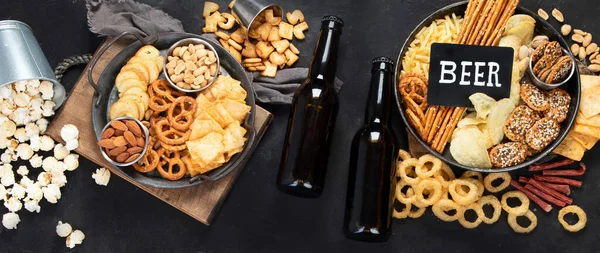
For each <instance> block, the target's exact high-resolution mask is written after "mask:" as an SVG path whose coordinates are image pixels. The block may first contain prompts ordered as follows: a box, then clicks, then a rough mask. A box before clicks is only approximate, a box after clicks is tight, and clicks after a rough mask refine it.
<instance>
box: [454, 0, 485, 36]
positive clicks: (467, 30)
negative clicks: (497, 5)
mask: <svg viewBox="0 0 600 253" xmlns="http://www.w3.org/2000/svg"><path fill="white" fill-rule="evenodd" d="M476 1H477V2H478V3H477V7H475V11H474V12H473V15H472V18H471V19H470V20H469V23H468V24H465V34H463V36H462V37H461V38H460V41H459V43H458V44H465V43H466V42H467V39H468V37H469V36H468V35H469V34H471V30H473V28H475V26H474V24H475V22H477V19H478V17H479V14H480V12H481V9H482V8H483V5H484V4H483V3H481V1H482V0H476Z"/></svg>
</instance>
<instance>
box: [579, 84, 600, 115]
mask: <svg viewBox="0 0 600 253" xmlns="http://www.w3.org/2000/svg"><path fill="white" fill-rule="evenodd" d="M598 97H600V86H596V87H593V88H589V89H586V90H584V91H582V92H581V100H580V102H579V110H580V111H581V113H582V114H583V116H585V117H586V118H591V117H593V116H595V115H597V114H598V113H600V101H598Z"/></svg>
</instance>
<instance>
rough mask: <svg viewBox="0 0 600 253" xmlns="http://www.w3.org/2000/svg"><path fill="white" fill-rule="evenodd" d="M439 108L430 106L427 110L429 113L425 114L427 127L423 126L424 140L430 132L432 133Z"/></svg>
mask: <svg viewBox="0 0 600 253" xmlns="http://www.w3.org/2000/svg"><path fill="white" fill-rule="evenodd" d="M439 108H440V107H439V106H430V107H429V108H427V112H426V113H425V125H424V126H423V127H424V128H425V129H424V131H423V135H422V136H421V138H422V139H427V135H428V134H429V131H431V126H432V125H433V120H434V119H435V114H436V113H437V111H438V109H439Z"/></svg>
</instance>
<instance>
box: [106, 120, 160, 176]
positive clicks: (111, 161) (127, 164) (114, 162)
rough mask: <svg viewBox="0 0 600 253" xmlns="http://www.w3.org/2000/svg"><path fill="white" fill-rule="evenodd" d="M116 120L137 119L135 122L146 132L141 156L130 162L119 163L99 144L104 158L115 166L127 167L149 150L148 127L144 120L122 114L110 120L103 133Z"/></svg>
mask: <svg viewBox="0 0 600 253" xmlns="http://www.w3.org/2000/svg"><path fill="white" fill-rule="evenodd" d="M115 120H133V121H135V123H137V124H138V125H139V126H140V128H141V129H142V132H144V137H145V138H146V145H144V149H143V150H142V153H140V156H139V157H138V158H136V159H135V160H133V161H131V162H128V163H119V162H117V161H113V160H112V159H111V158H110V156H108V154H107V153H106V152H105V151H104V148H102V147H100V146H98V147H99V148H100V152H101V153H102V156H103V157H104V159H106V160H107V161H109V162H110V163H112V164H113V165H115V166H118V167H127V166H131V165H133V164H134V163H136V162H138V161H139V160H140V159H142V157H144V154H146V150H148V136H149V134H148V129H147V128H146V127H145V126H144V124H142V122H140V121H139V120H137V119H135V118H132V117H129V116H121V117H117V118H114V119H113V120H111V121H109V122H108V123H107V124H106V126H104V128H103V129H102V132H101V133H104V131H106V129H108V128H109V127H110V122H113V121H115Z"/></svg>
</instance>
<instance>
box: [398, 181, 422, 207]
mask: <svg viewBox="0 0 600 253" xmlns="http://www.w3.org/2000/svg"><path fill="white" fill-rule="evenodd" d="M405 186H408V187H409V188H408V189H407V190H406V194H404V193H402V189H404V187H405ZM396 199H397V200H398V201H400V203H402V204H405V205H408V204H412V203H414V202H415V201H416V200H417V196H416V195H415V190H414V189H413V186H412V185H410V184H408V183H407V182H406V181H405V180H403V179H401V180H400V181H398V183H396Z"/></svg>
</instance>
